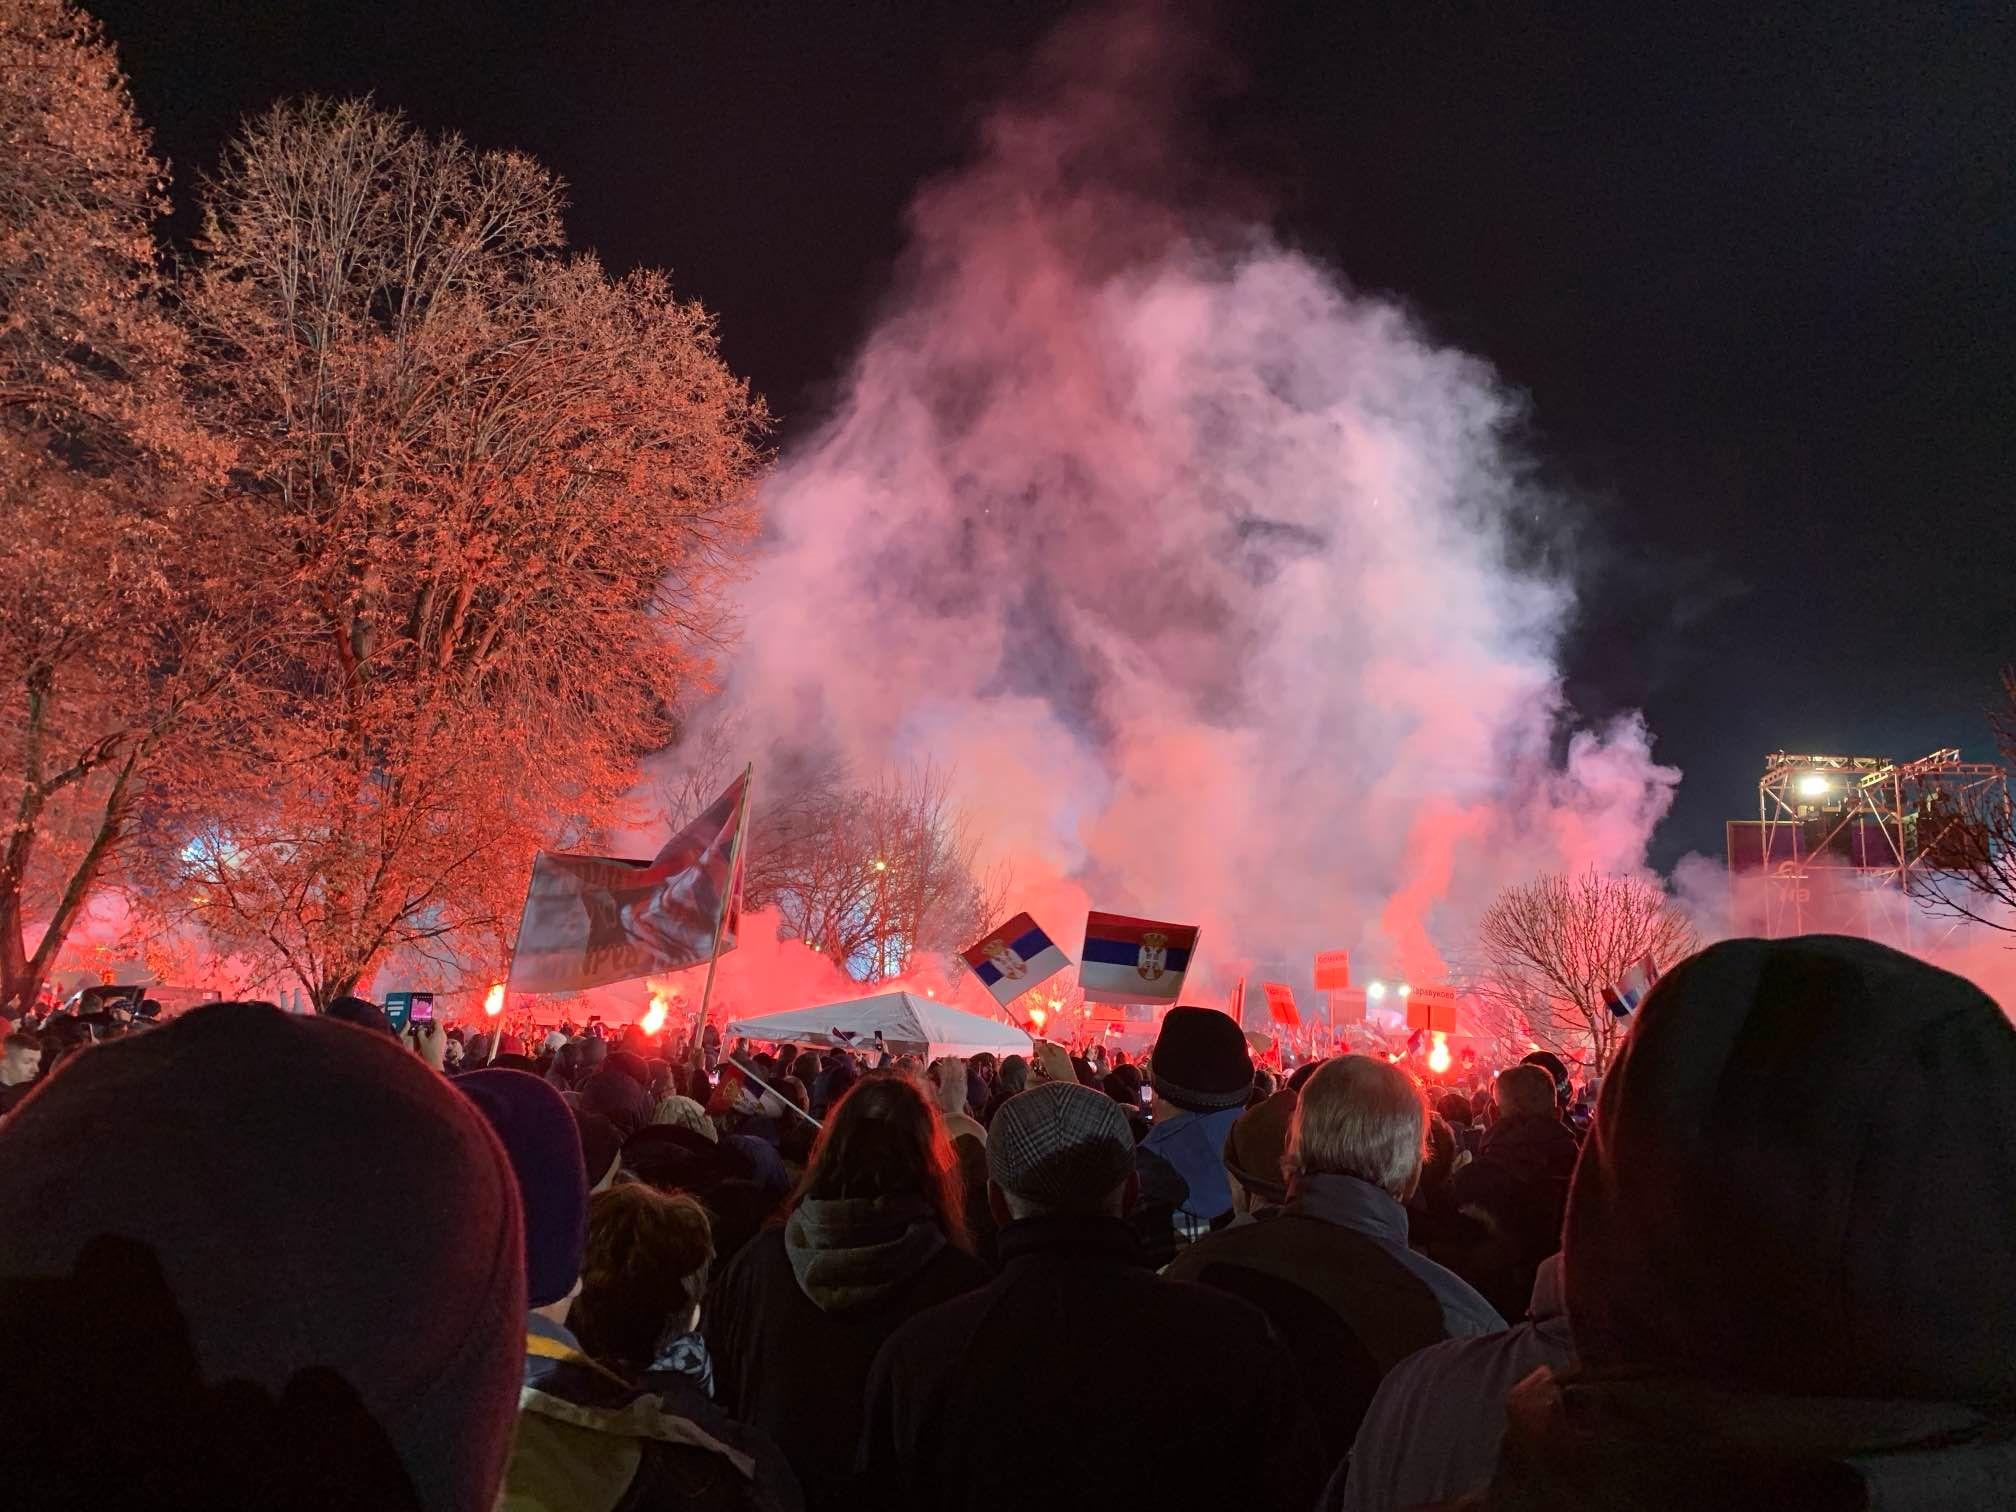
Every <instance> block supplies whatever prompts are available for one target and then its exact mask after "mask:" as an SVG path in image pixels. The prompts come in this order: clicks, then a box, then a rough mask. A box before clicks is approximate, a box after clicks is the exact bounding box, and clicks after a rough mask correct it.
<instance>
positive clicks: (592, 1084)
mask: <svg viewBox="0 0 2016 1512" xmlns="http://www.w3.org/2000/svg"><path fill="white" fill-rule="evenodd" d="M581 1106H582V1107H584V1108H586V1109H587V1110H588V1111H589V1112H591V1113H600V1114H601V1115H602V1116H603V1117H604V1118H606V1119H608V1120H609V1122H611V1123H613V1124H614V1125H616V1128H617V1130H618V1132H620V1133H621V1134H622V1135H623V1136H624V1138H626V1139H627V1138H628V1137H629V1136H630V1135H632V1134H635V1133H636V1132H637V1131H638V1130H639V1129H641V1128H643V1127H644V1126H645V1125H646V1124H648V1123H649V1122H651V1113H652V1102H651V1094H650V1093H649V1092H648V1091H646V1090H645V1088H644V1083H643V1082H641V1081H639V1080H638V1079H637V1078H636V1077H634V1076H630V1075H628V1074H627V1073H625V1072H623V1071H619V1070H618V1069H617V1068H616V1067H615V1066H613V1065H610V1066H604V1067H603V1068H602V1069H601V1070H600V1071H597V1072H595V1073H594V1074H593V1075H592V1076H590V1077H589V1078H588V1079H587V1080H586V1081H584V1082H583V1083H581Z"/></svg>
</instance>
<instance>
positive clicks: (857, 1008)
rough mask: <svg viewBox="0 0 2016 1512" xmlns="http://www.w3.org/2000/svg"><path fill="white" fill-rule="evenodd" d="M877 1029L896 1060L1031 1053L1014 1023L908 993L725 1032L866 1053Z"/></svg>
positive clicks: (796, 1012) (767, 1017) (732, 1024)
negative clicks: (839, 1033)
mask: <svg viewBox="0 0 2016 1512" xmlns="http://www.w3.org/2000/svg"><path fill="white" fill-rule="evenodd" d="M835 1029H840V1030H844V1031H846V1032H847V1033H849V1034H851V1035H852V1036H853V1039H852V1040H851V1041H846V1040H840V1039H836V1038H835V1037H834V1034H833V1031H834V1030H835ZM877 1029H880V1030H881V1031H882V1040H883V1043H884V1044H886V1045H887V1046H888V1047H889V1050H890V1053H892V1054H895V1055H925V1056H938V1055H978V1054H979V1053H980V1052H981V1051H983V1050H989V1051H992V1052H993V1053H994V1054H996V1055H1027V1054H1028V1053H1029V1050H1030V1045H1029V1036H1028V1035H1027V1034H1025V1033H1023V1032H1022V1031H1021V1030H1020V1029H1017V1028H1016V1027H1015V1026H1014V1025H1013V1024H1004V1023H1002V1022H1001V1021H1000V1020H999V1019H991V1018H983V1017H982V1016H981V1015H979V1014H977V1013H967V1012H966V1011H965V1010H964V1009H960V1008H954V1007H952V1006H951V1005H949V1004H946V1003H941V1002H938V1001H937V1000H936V999H934V998H921V997H918V996H917V995H916V994H915V993H910V992H884V993H879V994H877V995H876V996H874V997H864V998H855V999H853V1000H852V1001H851V1002H845V1003H827V1004H825V1005H823V1006H821V1007H818V1008H794V1009H792V1010H790V1011H789V1012H788V1013H766V1014H764V1015H763V1016H762V1017H760V1018H740V1019H731V1020H729V1022H728V1027H727V1029H726V1031H725V1032H726V1033H727V1034H728V1035H730V1036H731V1037H732V1036H736V1035H740V1036H742V1037H744V1038H747V1039H752V1040H769V1041H772V1042H776V1041H789V1042H790V1043H791V1044H794V1045H838V1044H849V1043H851V1044H852V1045H853V1046H854V1047H855V1048H856V1049H862V1050H865V1049H868V1048H870V1047H871V1046H872V1045H873V1044H874V1042H875V1031H876V1030H877Z"/></svg>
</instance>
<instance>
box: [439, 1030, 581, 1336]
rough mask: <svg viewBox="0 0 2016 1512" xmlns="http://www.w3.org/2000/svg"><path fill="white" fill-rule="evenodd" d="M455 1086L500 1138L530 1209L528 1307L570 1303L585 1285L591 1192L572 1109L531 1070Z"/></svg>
mask: <svg viewBox="0 0 2016 1512" xmlns="http://www.w3.org/2000/svg"><path fill="white" fill-rule="evenodd" d="M454 1086H455V1090H456V1091H458V1092H460V1093H461V1094H462V1095H463V1096H464V1097H466V1098H468V1099H469V1101H470V1102H471V1103H473V1104H474V1105H475V1107H476V1111H477V1112H479V1113H481V1114H482V1115H483V1118H484V1121H485V1122H487V1123H488V1124H489V1125H490V1127H491V1128H492V1129H493V1130H495V1131H496V1134H497V1137H498V1139H499V1140H501V1141H502V1142H503V1145H504V1154H505V1156H506V1157H507V1158H508V1159H509V1160H510V1162H511V1173H512V1175H513V1176H515V1177H516V1178H517V1181H518V1195H519V1198H520V1200H521V1202H522V1203H523V1205H524V1209H525V1302H526V1306H528V1307H551V1306H553V1305H554V1304H555V1303H558V1302H563V1301H565V1300H566V1299H567V1298H568V1297H570V1296H572V1295H573V1294H574V1287H575V1283H576V1282H578V1281H579V1280H580V1278H581V1247H582V1244H583V1243H584V1235H585V1233H586V1225H587V1221H588V1188H589V1186H590V1182H589V1179H588V1164H587V1158H586V1156H584V1155H583V1153H582V1141H581V1130H580V1126H579V1125H578V1124H577V1123H576V1122H575V1118H574V1112H573V1110H572V1109H570V1108H569V1107H568V1106H567V1103H566V1101H565V1099H563V1098H562V1097H561V1096H560V1094H559V1093H558V1092H556V1091H554V1090H553V1089H552V1088H551V1087H549V1086H548V1085H547V1084H546V1083H545V1082H543V1081H541V1080H540V1079H539V1078H538V1077H536V1076H533V1075H531V1074H530V1073H528V1072H525V1071H503V1070H497V1069H495V1068H492V1069H489V1070H485V1071H471V1072H470V1073H469V1074H468V1075H467V1076H459V1077H457V1078H456V1079H455V1083H454Z"/></svg>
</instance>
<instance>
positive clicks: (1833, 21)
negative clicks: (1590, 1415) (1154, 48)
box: [90, 0, 2016, 866]
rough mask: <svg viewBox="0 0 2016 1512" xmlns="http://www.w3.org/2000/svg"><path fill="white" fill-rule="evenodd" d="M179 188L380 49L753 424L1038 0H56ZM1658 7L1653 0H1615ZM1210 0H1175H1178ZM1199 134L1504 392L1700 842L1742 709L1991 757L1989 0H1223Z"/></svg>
mask: <svg viewBox="0 0 2016 1512" xmlns="http://www.w3.org/2000/svg"><path fill="white" fill-rule="evenodd" d="M90 8H91V9H93V10H94V11H95V12H96V13H97V14H98V15H100V16H101V17H103V18H104V20H105V21H106V24H107V27H108V29H109V31H110V33H111V35H112V37H113V40H114V41H116V42H117V43H118V44H119V46H120V48H121V51H122V55H123V58H124V61H125V64H126V67H127V71H128V72H129V74H130V75H131V77H132V80H133V87H134V92H135V95H136V97H137V99H138V101H139V105H140V109H141V112H142V114H143V115H144V116H145V118H146V119H147V120H148V122H149V123H150V124H151V125H152V126H153V128H154V130H155V132H156V136H157V141H158V143H159V146H160V148H161V150H162V151H163V153H164V154H166V155H167V156H168V157H169V158H170V159H171V160H172V162H173V166H174V170H175V173H176V176H177V179H178V183H179V184H180V185H181V186H182V187H183V188H184V189H185V190H186V188H187V186H188V184H189V183H190V181H191V180H192V178H193V177H194V175H195V173H196V172H197V171H198V170H201V169H203V168H205V167H207V166H209V164H210V163H211V162H212V161H213V160H214V157H215V154H216V151H217V147H218V145H219V143H220V142H221V141H222V139H223V138H224V136H225V135H226V134H227V133H228V132H229V131H230V130H231V129H232V128H233V126H234V124H235V123H236V121H237V120H238V119H239V118H240V117H241V116H242V115H244V114H245V113H247V112H249V111H252V110H256V109H258V108H260V107H263V106H264V105H266V104H268V103H269V102H271V101H272V100H274V99H275V98H277V97H280V96H283V95H287V94H293V93H299V92H303V91H309V90H315V91H321V92H324V93H354V92H363V91H372V92H375V93H376V95H377V97H378V98H379V100H380V101H381V102H384V103H387V104H391V105H397V106H399V107H401V108H403V109H404V110H406V111H407V112H408V113H409V114H411V115H412V116H413V117H415V118H416V119H417V120H418V121H420V122H421V123H422V124H424V125H426V126H429V127H455V128H458V129H460V130H461V131H463V132H464V133H465V134H466V135H468V136H470V137H471V138H472V139H473V140H475V141H476V142H477V143H478V144H479V145H483V146H515V147H522V148H524V149H526V150H528V151H530V152H532V153H533V154H535V155H536V156H538V157H539V158H541V159H542V160H544V161H545V162H547V163H548V164H550V165H551V166H552V167H554V168H555V169H557V170H558V171H559V172H560V173H561V174H562V175H563V176H564V177H565V178H566V179H567V180H568V181H569V182H570V183H571V184H572V186H573V200H574V209H573V211H572V213H571V215H570V217H569V224H570V227H571V228H572V231H573V233H574V236H575V239H576V240H577V242H579V243H581V244H583V245H587V246H592V247H594V248H595V249H596V250H598V251H599V252H600V253H601V254H602V255H603V256H604V258H605V259H606V260H607V261H609V262H610V263H611V264H613V265H615V266H617V267H619V268H620V267H625V266H629V265H631V264H634V263H638V262H644V263H651V264H655V265H659V266H666V267H669V268H671V269H672V270H673V273H674V276H675V279H676V281H677V282H678V284H679V285H680V287H681V288H682V289H683V290H684V291H685V292H686V293H689V294H694V295H697V296H699V297H700V298H701V299H703V300H705V301H706V303H707V304H708V305H709V306H711V307H712V308H713V309H714V310H715V311H717V312H718V313H719V315H720V317H721V320H722V326H723V332H724V339H725V345H726V348H727V352H728V355H729V358H730V360H731V361H732V362H733V364H734V365H735V367H736V368H737V369H738V370H739V371H741V372H743V373H746V374H747V375H749V376H750V377H751V378H752V379H753V380H754V382H755V384H756V386H757V387H758V388H759V389H760V390H762V391H763V392H764V393H765V394H766V395H768V396H769V398H770V400H771V403H772V405H773V407H774V408H775V409H776V410H778V411H779V412H780V413H781V414H782V416H783V417H784V430H783V438H784V440H785V441H786V442H787V443H788V441H789V439H790V436H791V434H792V430H793V427H794V426H802V425H804V424H805V423H807V422H808V421H810V420H812V419H816V417H817V415H818V412H819V408H820V402H821V396H822V394H823V393H825V392H826V391H827V387H828V385H829V384H830V382H831V380H832V378H833V376H834V375H835V373H836V371H837V370H838V368H839V366H840V365H841V363H842V362H843V361H844V359H845V357H846V355H847V353H848V351H849V349H850V347H851V346H852V344H853V342H854V340H855V338H856V337H857V336H858V334H859V333H860V331H861V330H862V328H863V326H864V324H865V323H866V322H867V320H868V319H869V318H870V317H871V316H872V314H873V312H874V309H875V305H876V301H877V298H878V296H879V294H880V293H881V291H882V290H883V289H884V288H885V287H886V284H887V281H888V278H889V275H890V265H891V260H892V259H893V258H894V256H895V255H896V253H897V251H898V249H899V247H900V244H901V216H902V209H903V206H904V204H905V202H906V200H907V199H908V197H909V195H910V193H911V191H912V190H913V188H914V187H915V186H916V184H917V183H918V181H919V180H920V179H922V178H924V177H926V176H927V175H929V174H931V173H933V172H935V171H939V170H942V169H944V168H947V167H949V166H951V165H952V164H953V163H955V162H956V161H957V159H958V157H959V154H960V150H961V146H962V143H963V142H964V141H965V140H966V136H967V133H968V131H969V130H970V128H971V125H972V123H973V120H974V118H975V114H976V112H977V110H978V109H979V108H980V106H981V105H982V104H983V103H984V102H985V100H986V99H987V98H988V97H989V96H990V94H992V93H994V92H995V91H997V90H998V89H999V88H1000V87H1001V86H1002V84H1003V83H1004V81H1006V80H1008V79H1010V78H1012V77H1013V76H1014V73H1015V70H1016V67H1017V63H1018V60H1019V58H1020V57H1021V56H1022V55H1023V54H1024V53H1025V52H1026V51H1027V50H1028V49H1029V47H1030V46H1031V44H1032V43H1033V42H1034V41H1035V40H1036V39H1037V38H1039V37H1040V36H1041V35H1042V34H1043V33H1044V32H1045V31H1046V30H1047V29H1048V28H1049V26H1050V25H1051V24H1053V23H1054V22H1055V21H1056V20H1057V19H1058V18H1059V17H1060V16H1062V15H1064V14H1065V13H1067V12H1069V11H1070V10H1071V9H1073V7H1071V6H1069V5H1064V4H1056V3H1041V4H1039V3H1011V0H989V3H987V4H982V5H956V4H948V3H945V0H910V3H902V4H897V3H868V0H850V3H846V4H833V3H829V0H797V3H788V4H787V3H766V0H685V3H678V4H674V3H671V0H595V3H587V4H584V3H581V0H567V3H562V0H553V3H546V4H539V3H529V0H527V3H509V0H453V3H449V0H396V3H380V0H341V3H337V0H325V3H320V4H299V3H295V4H289V3H284V0H167V3H164V0H117V3H114V0H99V3H97V4H95V5H92V6H91V7H90ZM1655 10H1667V11H1669V12H1670V13H1669V14H1667V15H1664V16H1661V15H1655V14H1651V13H1650V12H1653V11H1655ZM1202 14H1205V15H1207V16H1208V15H1210V14H1212V13H1210V12H1202ZM1216 16H1217V19H1216V20H1215V21H1207V23H1206V24H1207V25H1209V26H1210V27H1211V29H1212V31H1213V33H1214V34H1215V35H1216V36H1217V37H1219V38H1220V39H1221V41H1222V45H1223V48H1224V51H1225V53H1226V55H1227V58H1228V60H1230V61H1231V62H1233V63H1234V64H1235V65H1236V66H1237V67H1238V69H1239V70H1240V71H1241V72H1242V73H1243V75H1244V84H1243V87H1242V88H1241V89H1240V90H1239V92H1238V93H1237V94H1236V96H1235V97H1233V98H1231V99H1228V100H1220V101H1218V102H1216V103H1215V104H1213V105H1212V106H1211V107H1210V109H1209V111H1208V114H1207V115H1206V117H1205V122H1204V125H1205V130H1206V131H1207V133H1208V136H1209V140H1210V142H1211V144H1212V148H1213V150H1214V151H1215V152H1216V153H1217V154H1219V155H1220V156H1221V157H1223V158H1224V159H1225V160H1226V161H1227V162H1228V163H1231V164H1234V165H1236V166H1237V167H1239V168H1240V169H1241V170H1243V171H1244V172H1245V173H1246V174H1247V175H1248V176H1250V178H1251V180H1252V182H1253V183H1255V184H1256V185H1257V186H1258V187H1259V188H1260V190H1261V191H1262V192H1263V194H1264V196H1265V198H1266V199H1267V201H1268V202H1269V203H1271V204H1272V205H1273V206H1274V207H1275V227H1276V230H1277V232H1278V234H1280V235H1281V236H1282V237H1283V238H1284V239H1286V240H1288V241H1290V242H1292V243H1294V244H1296V245H1299V246H1301V247H1303V248H1305V249H1307V250H1310V251H1312V252H1314V253H1316V254H1318V255H1320V256H1322V257H1324V258H1325V259H1327V260H1329V261H1331V262H1333V263H1334V264H1336V265H1337V266H1339V267H1341V268H1342V269H1343V270H1344V272H1345V273H1346V274H1347V275H1348V276H1349V278H1350V279H1351V280H1352V281H1354V282H1355V283H1356V284H1358V285H1359V286H1361V287H1365V288H1370V289H1376V290H1380V291H1384V292H1388V293H1391V294H1393V295H1395V296H1397V297H1399V298H1401V299H1403V300H1404V301H1406V302H1407V303H1408V304H1409V305H1410V306H1412V307H1413V308H1414V309H1415V310H1416V311H1417V312H1418V313H1419V314H1420V315H1421V316H1422V318H1423V319H1424V320H1425V321H1426V322H1427V323H1428V325H1429V327H1430V329H1431V330H1432V331H1434V332H1435V333H1436V334H1437V335H1438V336H1439V337H1440V338H1442V339H1444V340H1447V341H1450V342H1453V343H1456V344H1459V345H1461V346H1464V347H1466V348H1468V349H1470V350H1472V351H1475V352H1478V353H1480V354H1482V355H1484V356H1486V357H1488V358H1489V359H1490V360H1491V361H1492V362H1493V363H1495V364H1496V365H1497V367H1498V368H1499V370H1500V371H1501V372H1502V373H1503V374H1504V375H1505V376H1506V377H1507V378H1508V379H1509V380H1510V381H1511V382H1512V383H1514V384H1516V385H1518V386H1519V387H1520V388H1521V389H1523V390H1524V391H1525V392H1526V394H1527V395H1528V396H1529V399H1530V402H1531V406H1532V414H1533V420H1532V434H1531V438H1530V440H1531V445H1532V446H1533V448H1534V449H1535V450H1536V451H1537V453H1538V455H1539V456H1540V458H1541V460H1542V462H1543V465H1544V467H1545V469H1546V472H1547V473H1548V474H1549V475H1550V476H1551V477H1552V478H1553V479H1554V480H1556V481H1557V482H1558V483H1559V484H1560V485H1561V487H1562V489H1563V490H1564V491H1565V492H1566V493H1567V494H1568V495H1569V496H1570V497H1571V498H1572V499H1573V500H1574V504H1573V506H1572V507H1573V509H1574V510H1575V511H1578V512H1579V515H1580V525H1579V527H1578V529H1577V530H1576V532H1575V534H1574V548H1573V549H1574V565H1575V569H1576V575H1577V579H1578V583H1579V586H1580V588H1581V593H1582V605H1583V608H1582V612H1581V618H1580V621H1579V623H1578V625H1577V626H1576V631H1575V634H1574V636H1573V639H1572V641H1571V644H1570V646H1569V648H1568V649H1569V655H1568V666H1569V676H1570V688H1571V693H1572V695H1573V697H1574V699H1575V701H1576V703H1577V705H1578V707H1579V708H1580V709H1581V710H1582V712H1583V713H1584V714H1585V715H1588V716H1591V717H1601V716H1604V715H1607V714H1609V713H1611V712H1613V711H1615V710H1617V709H1620V708H1628V707H1642V708H1643V709H1644V710H1645V711H1646V713H1647V715H1648V717H1649V719H1650V722H1651V725H1652V727H1653V729H1654V730H1655V731H1656V733H1657V735H1658V739H1659V744H1658V751H1659V754H1660V756H1661V757H1662V758H1663V759H1665V760H1667V761H1670V762H1672V763H1674V764H1676V765H1678V766H1679V767H1681V768H1682V769H1683V770H1684V771H1685V773H1686V779H1685V781H1684V782H1683V784H1682V787H1681V792H1680V798H1679V802H1678V805H1677V807H1676V809H1675V811H1674V814H1673V816H1672V818H1671V819H1669V820H1668V822H1667V823H1666V825H1665V826H1664V828H1663V829H1662V830H1661V832H1660V835H1659V837H1658V839H1657V842H1656V844H1655V848H1654V858H1653V859H1654V860H1655V862H1656V863H1658V864H1660V865H1662V866H1664V865H1670V864H1671V862H1672V861H1673V860H1674V859H1675V858H1676V857H1677V856H1678V855H1679V854H1681V853H1682V852H1683V851H1685V850H1689V849H1701V850H1707V851H1711V852H1716V853H1719V851H1720V847H1721V821H1722V820H1723V819H1724V818H1725V817H1732V816H1740V815H1743V814H1745V813H1748V814H1751V815H1754V814H1755V812H1756V782H1757V777H1758V775H1759V773H1760V771H1761V768H1762V758H1763V757H1764V755H1765V754H1766V753H1767V752H1769V751H1772V750H1775V749H1780V748H1784V749H1791V750H1826V751H1841V752H1849V753H1852V754H1864V753H1867V754H1885V755H1897V756H1913V755H1918V754H1922V753H1923V751H1924V750H1926V749H1929V748H1931V747H1933V746H1936V745H1941V744H1959V745H1962V746H1964V747H1967V748H1968V752H1969V754H1970V755H1977V754H1986V747H1985V740H1986V728H1985V724H1984V722H1983V719H1982V717H1981V710H1982V708H1983V706H1984V705H1985V704H1986V703H1987V702H1988V701H1989V699H1990V697H1991V695H1992V694H1993V693H1994V691H1995V686H1996V672H1997V669H1998V667H2000V666H2001V665H2002V664H2003V663H2004V662H2006V661H2010V660H2016V591H2012V589H2016V496H2012V494H2016V491H2012V487H2011V480H2012V476H2016V381H2012V378H2011V360H2012V354H2016V85H2012V80H2016V10H2012V9H2011V8H2009V7H2007V6H2001V5H1993V4H1984V5H1959V4H1942V5H1898V4H1895V3H1890V4H1864V3H1860V0H1834V3H1831V4H1827V5H1812V4H1794V5H1766V4H1751V5H1744V6H1741V7H1730V8H1726V9H1725V8H1722V7H1712V6H1686V7H1671V8H1665V7H1646V6H1637V5H1617V4H1614V3H1609V0H1605V3H1589V4H1581V5H1453V4H1452V5H1421V4H1414V3H1396V4H1392V5H1382V6H1357V5H1350V4H1343V3H1340V4H1335V5H1327V6H1318V5H1304V4H1276V5H1262V4H1259V3H1250V4H1244V3H1242V4H1227V5H1225V6H1222V7H1221V8H1220V9H1219V10H1218V11H1217V12H1216Z"/></svg>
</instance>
